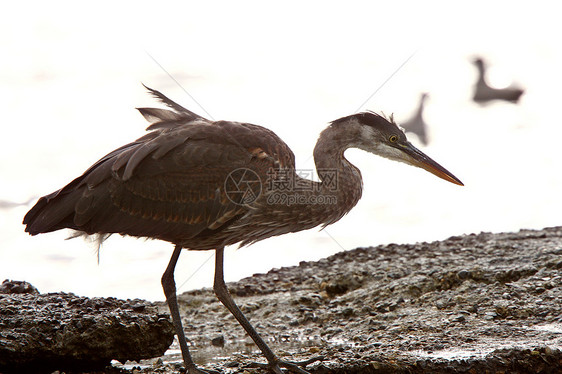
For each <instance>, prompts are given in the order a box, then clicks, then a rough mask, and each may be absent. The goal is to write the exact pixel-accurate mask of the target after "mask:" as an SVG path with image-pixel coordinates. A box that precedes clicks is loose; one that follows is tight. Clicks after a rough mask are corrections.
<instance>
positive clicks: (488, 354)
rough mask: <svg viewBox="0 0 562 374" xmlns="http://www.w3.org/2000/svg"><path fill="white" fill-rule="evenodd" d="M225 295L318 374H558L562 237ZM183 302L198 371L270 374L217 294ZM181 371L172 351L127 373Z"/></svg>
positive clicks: (512, 237)
mask: <svg viewBox="0 0 562 374" xmlns="http://www.w3.org/2000/svg"><path fill="white" fill-rule="evenodd" d="M229 287H230V290H231V293H232V294H233V295H234V297H235V300H236V301H237V302H238V304H239V305H240V307H241V309H242V310H243V311H244V313H245V314H246V316H247V317H248V318H249V319H250V321H251V322H252V323H253V324H254V326H255V327H256V328H257V329H258V331H259V332H260V333H261V334H262V336H263V337H264V339H265V340H266V341H268V342H269V343H270V344H271V347H272V348H273V349H274V350H275V351H276V352H277V353H278V354H279V355H280V356H281V357H282V358H284V359H290V360H296V361H298V360H307V359H310V358H312V357H315V356H323V357H324V359H323V360H322V361H319V362H316V363H313V364H311V365H309V366H308V370H309V371H310V372H313V373H562V353H561V351H560V349H561V348H562V227H555V228H547V229H544V230H540V231H531V230H522V231H520V232H517V233H500V234H490V233H482V234H478V235H466V236H456V237H451V238H449V239H447V240H444V241H439V242H432V243H418V244H409V245H397V244H390V245H385V246H378V247H370V248H358V249H355V250H351V251H347V252H342V253H339V254H336V255H334V256H331V257H328V258H326V259H323V260H320V261H318V262H302V263H300V264H299V266H296V267H288V268H281V269H273V270H271V271H270V272H268V273H267V274H257V275H254V276H252V277H249V278H245V279H242V280H241V281H239V282H236V283H231V284H229ZM179 299H180V308H181V311H182V315H183V316H184V326H185V330H186V335H187V336H188V338H189V339H190V341H191V343H192V353H193V356H194V358H195V360H196V362H198V363H199V364H200V365H201V366H202V367H203V368H207V369H212V370H216V371H219V372H222V373H237V372H247V373H253V372H263V370H261V369H255V368H252V367H251V363H252V362H254V361H259V362H265V360H264V359H263V358H262V357H261V356H260V355H259V353H258V352H257V350H256V348H255V346H254V345H253V344H252V343H251V340H250V339H249V338H247V337H246V335H245V333H244V331H243V330H242V328H241V327H240V326H239V325H238V324H237V322H236V321H235V320H234V318H233V317H232V316H231V315H230V314H229V313H228V311H226V309H225V308H224V307H223V306H222V305H221V304H220V303H219V302H218V301H217V300H216V298H215V296H214V294H213V292H212V290H210V289H203V290H198V291H190V292H187V293H184V294H182V295H181V296H180V298H179ZM163 308H164V310H165V306H164V305H163ZM173 347H174V346H173ZM179 367H180V365H179V354H178V351H177V349H176V350H174V349H172V350H170V351H169V352H168V354H167V355H166V356H164V357H163V358H160V359H158V360H152V361H148V362H144V363H143V364H142V365H140V366H137V365H136V364H134V363H132V364H130V365H127V366H126V368H128V369H129V370H131V371H133V370H134V371H137V372H138V371H141V372H143V373H161V372H172V371H173V370H174V369H178V368H179Z"/></svg>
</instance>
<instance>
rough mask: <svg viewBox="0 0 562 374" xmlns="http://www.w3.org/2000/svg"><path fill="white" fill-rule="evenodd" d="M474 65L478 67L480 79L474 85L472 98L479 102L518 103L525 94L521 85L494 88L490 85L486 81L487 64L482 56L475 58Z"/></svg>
mask: <svg viewBox="0 0 562 374" xmlns="http://www.w3.org/2000/svg"><path fill="white" fill-rule="evenodd" d="M472 62H473V63H474V65H476V68H477V69H478V80H477V81H476V84H475V85H474V96H473V97H472V99H473V100H474V101H475V102H477V103H479V104H484V103H487V102H489V101H492V100H504V101H509V102H512V103H517V102H518V101H519V98H520V97H521V95H522V94H523V90H522V89H521V88H519V87H514V86H510V87H506V88H494V87H490V85H488V83H487V82H486V64H485V63H484V60H482V59H481V58H475V59H474V60H473V61H472Z"/></svg>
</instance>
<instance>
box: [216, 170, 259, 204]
mask: <svg viewBox="0 0 562 374" xmlns="http://www.w3.org/2000/svg"><path fill="white" fill-rule="evenodd" d="M261 190H262V183H261V179H260V176H259V175H258V174H257V173H256V172H255V171H253V170H251V169H246V168H238V169H235V170H233V171H231V172H230V173H229V174H228V176H227V177H226V179H225V181H224V191H225V193H226V196H227V197H228V199H229V200H230V201H232V202H233V203H234V204H237V205H245V204H251V203H253V202H254V201H256V200H257V199H258V197H259V196H260V195H261Z"/></svg>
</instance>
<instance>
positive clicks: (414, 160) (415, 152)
mask: <svg viewBox="0 0 562 374" xmlns="http://www.w3.org/2000/svg"><path fill="white" fill-rule="evenodd" d="M399 147H400V149H401V150H402V151H403V152H404V153H406V154H407V155H408V156H409V160H408V161H409V162H408V163H410V164H411V165H413V166H417V167H420V168H422V169H425V170H427V171H429V172H430V173H432V174H435V175H436V176H438V177H439V178H442V179H445V180H446V181H448V182H451V183H454V184H458V185H459V186H464V184H463V183H462V182H461V181H460V179H458V178H457V177H455V176H454V175H453V174H452V173H451V172H449V171H448V170H447V169H445V168H444V167H443V166H441V165H439V164H438V163H437V162H435V161H433V160H432V159H431V158H429V156H427V155H426V154H425V153H423V152H422V151H420V150H419V149H417V148H416V147H414V146H413V145H412V144H411V143H410V142H406V143H404V144H400V146H399Z"/></svg>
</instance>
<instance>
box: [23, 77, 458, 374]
mask: <svg viewBox="0 0 562 374" xmlns="http://www.w3.org/2000/svg"><path fill="white" fill-rule="evenodd" d="M147 89H148V90H149V91H150V93H151V94H152V95H154V96H155V97H156V98H158V99H160V100H161V101H162V102H163V103H164V104H166V105H167V106H168V107H169V108H170V109H171V110H167V109H155V108H139V109H138V110H139V111H140V112H141V114H142V115H143V116H144V117H145V118H146V119H147V120H148V121H149V122H150V123H151V125H150V126H149V127H148V128H147V130H149V131H150V133H148V134H147V135H145V136H143V137H141V138H139V139H137V140H136V141H134V142H132V143H129V144H127V145H124V146H122V147H121V148H118V149H116V150H114V151H113V152H111V153H109V154H107V155H106V156H104V157H103V158H101V159H100V160H99V161H98V162H96V163H95V164H94V165H92V166H91V167H90V168H89V169H88V170H86V172H85V173H84V174H82V175H81V176H80V177H78V178H76V179H74V180H73V181H72V182H70V183H69V184H68V185H67V186H65V187H63V188H62V189H60V190H58V191H56V192H53V193H52V194H50V195H47V196H44V197H42V198H40V199H39V201H38V202H37V204H36V205H35V206H34V207H33V208H32V209H31V210H30V211H29V212H28V213H27V215H26V216H25V218H24V220H23V223H24V224H26V225H27V226H26V228H25V230H26V231H27V232H29V233H30V234H31V235H36V234H39V233H46V232H50V231H55V230H59V229H63V228H70V229H74V230H77V231H78V232H80V233H82V234H87V235H98V236H100V237H101V238H102V239H103V238H105V237H107V236H108V235H110V234H113V233H118V234H121V235H129V236H135V237H146V238H154V239H160V240H165V241H168V242H171V243H173V244H174V245H175V249H174V252H173V254H172V258H171V259H170V262H169V264H168V267H167V268H166V270H165V272H164V274H163V276H162V287H163V289H164V293H165V295H166V301H167V303H168V306H169V308H170V313H171V315H172V320H173V324H174V327H175V330H176V334H177V336H178V340H179V344H180V347H181V351H182V356H183V360H184V363H185V366H186V369H187V372H188V373H190V374H193V373H202V372H204V371H202V370H200V369H198V368H197V366H196V365H195V363H194V362H193V360H192V358H191V355H190V353H189V349H188V346H187V343H186V338H185V335H184V331H183V328H182V324H181V319H180V314H179V310H178V304H177V299H176V287H175V281H174V268H175V266H176V262H177V260H178V257H179V255H180V252H181V250H182V248H185V249H190V250H210V249H214V250H215V251H216V264H215V278H214V285H213V288H214V291H215V293H216V295H217V297H218V299H219V300H220V301H221V302H222V303H223V304H224V305H225V306H226V307H227V308H228V310H229V311H230V312H231V313H232V314H233V315H234V317H236V319H237V320H238V322H239V323H240V324H241V325H242V327H243V328H244V329H245V330H246V332H247V333H248V335H249V336H250V337H251V338H252V339H253V341H254V342H255V343H256V345H257V346H258V347H259V348H260V350H261V351H262V352H263V354H264V356H265V357H266V359H267V361H268V367H269V369H270V370H271V371H273V372H275V373H277V374H280V373H282V371H281V367H284V368H287V369H289V370H291V371H295V372H300V373H306V372H305V371H304V370H303V369H301V368H300V367H298V366H297V365H296V364H295V363H291V362H286V361H281V360H280V359H279V358H278V357H277V356H276V355H275V354H274V353H273V352H272V350H271V349H270V348H269V347H268V346H267V344H266V343H265V342H264V340H263V339H262V338H261V337H260V335H259V334H258V333H257V332H256V330H255V329H254V328H253V327H252V325H251V324H250V323H249V322H248V320H247V319H246V318H245V316H244V315H243V314H242V312H241V311H240V309H239V308H238V307H237V306H236V304H235V302H234V300H233V299H232V297H231V295H230V294H229V292H228V289H227V287H226V284H225V282H224V278H223V254H224V247H225V246H227V245H231V244H236V243H240V245H247V244H251V243H254V242H257V241H259V240H262V239H266V238H269V237H271V236H275V235H282V234H286V233H289V232H297V231H301V230H306V229H310V228H313V227H316V226H318V225H322V226H326V225H329V224H332V223H334V222H336V221H338V220H339V219H340V218H342V217H343V216H344V215H345V214H346V213H347V212H349V211H350V210H351V208H353V207H354V206H355V204H357V201H358V200H359V198H360V197H361V193H362V179H361V173H360V172H359V170H358V169H357V168H356V167H355V166H353V165H352V164H351V163H350V162H349V161H348V160H347V159H346V158H345V157H344V151H345V150H346V149H348V148H359V149H363V150H365V151H368V152H371V153H374V154H377V155H379V156H382V157H386V158H389V159H392V160H396V161H401V162H405V163H407V164H410V165H413V166H418V167H421V168H424V169H425V170H427V171H429V172H431V173H433V174H435V175H437V176H438V177H440V178H443V179H445V180H447V181H449V182H452V183H455V184H458V185H462V183H461V181H460V180H459V179H457V178H456V177H455V176H454V175H453V174H451V173H450V172H448V171H447V170H445V169H444V168H443V167H442V166H440V165H439V164H437V163H436V162H435V161H433V160H432V159H430V158H429V157H427V156H426V155H425V154H423V153H422V152H421V151H419V150H418V149H416V148H415V147H414V146H413V145H412V144H410V143H409V142H408V141H407V140H406V136H405V135H404V133H403V132H402V131H401V130H400V129H399V128H398V126H397V125H396V124H395V123H394V122H393V121H392V119H390V120H387V119H385V118H384V117H382V116H380V115H377V114H375V113H372V112H363V113H358V114H353V115H350V116H347V117H343V118H340V119H337V120H335V121H333V122H332V123H331V124H330V125H329V126H328V127H327V128H326V129H325V130H324V131H323V132H322V133H321V134H320V138H319V139H318V142H317V144H316V147H315V148H314V160H315V163H316V168H317V171H318V175H319V178H320V181H312V180H308V179H304V178H301V177H299V175H298V174H297V172H296V170H295V156H294V155H293V152H291V150H290V149H289V147H288V146H287V144H285V142H283V141H282V140H281V139H280V138H279V137H278V136H277V135H275V133H273V132H272V131H270V130H268V129H266V128H263V127H261V126H256V125H252V124H249V123H240V122H230V121H209V120H207V119H205V118H203V117H201V116H199V115H197V114H195V113H193V112H191V111H189V110H187V109H185V108H183V107H182V106H180V105H178V104H177V103H175V102H173V101H172V100H170V99H168V98H167V97H166V96H164V95H163V94H162V93H160V92H158V91H156V90H153V89H150V88H148V87H147Z"/></svg>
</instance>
